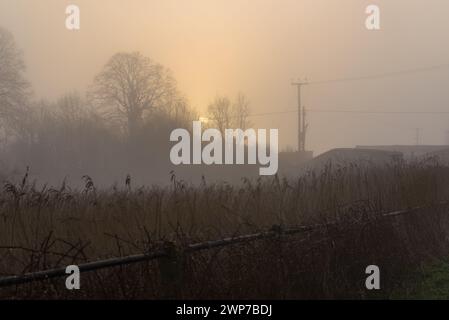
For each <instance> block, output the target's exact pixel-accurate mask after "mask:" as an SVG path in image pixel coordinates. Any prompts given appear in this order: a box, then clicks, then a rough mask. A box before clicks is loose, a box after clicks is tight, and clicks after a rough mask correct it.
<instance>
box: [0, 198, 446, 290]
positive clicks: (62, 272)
mask: <svg viewBox="0 0 449 320" xmlns="http://www.w3.org/2000/svg"><path fill="white" fill-rule="evenodd" d="M448 204H449V202H440V203H438V204H436V205H433V206H430V207H428V206H421V207H414V208H410V209H405V210H397V211H392V212H387V213H383V214H380V215H379V217H396V216H400V215H405V214H409V213H413V212H416V211H419V210H423V209H426V208H431V207H440V206H446V205H448ZM336 224H337V222H330V223H325V224H316V225H307V226H298V227H295V228H286V229H284V228H282V227H281V226H273V227H272V228H271V229H270V230H268V231H263V232H259V233H253V234H246V235H241V236H236V237H229V238H224V239H220V240H213V241H205V242H200V243H194V244H190V245H187V246H186V247H185V248H183V252H185V253H191V252H195V251H201V250H208V249H213V248H219V247H225V246H228V245H233V244H238V243H246V242H250V241H255V240H259V239H266V238H272V237H276V236H280V235H294V234H299V233H303V232H308V231H313V230H317V229H320V228H327V227H330V226H333V225H336ZM173 245H174V244H172V243H165V247H162V248H161V249H158V250H156V251H153V252H149V253H144V254H136V255H130V256H126V257H119V258H110V259H106V260H99V261H95V262H88V263H84V264H80V265H78V267H79V270H80V272H89V271H95V270H99V269H105V268H111V267H116V266H122V265H128V264H133V263H138V262H144V261H150V260H155V259H162V258H170V257H171V256H173V254H176V253H175V252H174V251H173V249H174V247H173ZM64 276H67V274H66V269H65V268H55V269H50V270H43V271H38V272H33V273H26V274H23V275H16V276H8V277H3V278H0V288H1V287H8V286H13V285H20V284H25V283H29V282H34V281H42V280H47V279H52V278H57V277H64Z"/></svg>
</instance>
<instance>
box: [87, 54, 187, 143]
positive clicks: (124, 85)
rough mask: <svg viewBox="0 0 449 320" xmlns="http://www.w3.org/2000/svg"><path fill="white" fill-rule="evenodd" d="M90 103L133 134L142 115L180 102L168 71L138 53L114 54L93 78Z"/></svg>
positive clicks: (141, 121) (141, 120) (140, 122)
mask: <svg viewBox="0 0 449 320" xmlns="http://www.w3.org/2000/svg"><path fill="white" fill-rule="evenodd" d="M90 95H91V98H92V101H93V102H94V103H95V104H97V105H99V106H101V107H103V108H105V109H104V110H105V111H106V114H107V115H108V116H109V117H111V118H115V119H118V120H125V121H124V124H125V127H126V129H127V131H128V134H129V135H130V136H134V135H135V134H137V132H138V131H139V129H140V128H141V126H142V123H143V120H144V118H145V116H146V115H147V114H149V113H151V112H161V111H164V110H165V111H166V110H167V108H170V107H171V106H173V105H174V104H175V103H179V101H180V99H179V97H178V93H177V90H176V83H175V80H174V78H173V77H172V75H171V73H170V71H169V70H168V69H166V68H164V67H163V66H162V65H160V64H156V63H154V62H153V61H152V60H151V59H149V58H147V57H145V56H143V55H142V54H140V53H138V52H134V53H117V54H115V55H114V56H112V58H111V59H110V60H109V62H108V63H107V64H106V65H105V67H104V68H103V70H102V71H101V72H100V74H98V75H97V76H96V77H95V80H94V83H93V86H92V89H91V93H90Z"/></svg>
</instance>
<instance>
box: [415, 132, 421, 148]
mask: <svg viewBox="0 0 449 320" xmlns="http://www.w3.org/2000/svg"><path fill="white" fill-rule="evenodd" d="M415 130H416V145H417V146H419V143H420V138H421V128H416V129H415Z"/></svg>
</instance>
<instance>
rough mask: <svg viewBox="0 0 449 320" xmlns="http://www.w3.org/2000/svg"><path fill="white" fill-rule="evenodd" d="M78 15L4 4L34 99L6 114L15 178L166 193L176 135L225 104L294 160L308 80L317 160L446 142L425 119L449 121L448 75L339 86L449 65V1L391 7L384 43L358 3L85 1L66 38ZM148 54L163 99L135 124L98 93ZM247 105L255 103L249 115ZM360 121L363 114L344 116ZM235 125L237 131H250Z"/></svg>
mask: <svg viewBox="0 0 449 320" xmlns="http://www.w3.org/2000/svg"><path fill="white" fill-rule="evenodd" d="M68 4H70V2H69V1H56V0H43V1H39V3H37V2H33V1H27V0H1V1H0V25H1V27H2V34H7V35H8V36H7V37H13V39H11V41H12V42H13V43H14V48H15V49H14V50H17V55H15V54H14V59H16V60H17V61H16V62H17V63H20V65H21V66H20V81H24V82H26V85H24V86H23V88H20V90H19V89H18V88H17V90H16V91H15V92H14V94H16V95H20V96H21V97H20V99H24V100H22V101H21V102H20V103H19V102H15V103H16V106H15V107H17V108H18V109H17V115H7V114H6V113H7V112H9V111H6V110H5V111H2V113H3V115H2V116H3V122H4V126H3V127H4V129H3V131H2V135H3V137H4V138H3V139H2V141H3V142H2V145H3V150H4V156H3V157H2V169H1V172H2V174H3V175H11V174H19V175H20V174H22V173H24V171H25V168H26V166H29V167H30V172H31V173H32V174H33V175H35V176H36V177H37V178H39V179H40V180H43V181H46V182H47V181H48V182H51V183H60V182H61V181H62V180H63V179H64V177H67V178H68V179H70V180H74V181H73V182H74V183H76V181H79V180H80V177H81V176H82V175H84V174H87V175H91V176H93V177H94V178H95V180H98V182H99V183H104V184H112V183H114V182H118V183H120V182H122V181H124V179H125V177H126V175H128V174H130V175H131V176H132V177H133V179H134V180H135V181H136V183H137V184H142V183H153V182H155V183H157V182H164V181H165V182H166V181H168V179H169V172H170V171H171V170H172V169H173V168H172V167H171V165H170V162H169V158H168V156H169V151H168V150H169V148H170V146H171V144H170V143H169V134H170V132H171V130H172V129H173V128H177V127H187V128H191V122H192V120H197V119H198V118H199V117H202V118H207V117H209V118H213V115H212V113H213V111H212V109H213V108H212V109H211V108H210V106H211V105H214V104H215V105H219V104H220V98H224V101H221V102H222V105H221V106H219V108H218V109H220V108H221V109H220V110H224V109H226V108H228V109H229V110H228V111H226V112H228V113H229V114H231V113H233V115H232V116H230V119H231V120H233V119H237V118H239V117H240V119H244V122H245V123H246V124H247V125H250V127H253V128H267V129H268V128H276V129H279V144H280V149H281V150H285V149H289V150H291V149H293V150H294V149H295V146H296V143H297V142H296V139H297V133H296V130H297V120H296V115H295V108H296V105H297V101H296V91H295V88H293V87H292V86H291V85H290V83H291V81H292V80H295V79H297V78H302V79H304V78H306V77H307V79H308V81H310V82H311V85H309V86H306V87H305V88H304V90H303V93H302V104H303V105H304V107H305V108H306V109H307V110H308V113H307V123H308V130H307V146H306V147H307V149H308V150H311V151H314V154H315V155H317V154H320V153H322V152H324V151H327V150H329V149H331V148H336V147H354V146H355V145H394V144H415V143H416V135H417V134H416V132H417V130H418V129H419V135H420V136H419V143H420V144H430V145H437V144H446V143H447V139H448V134H447V131H448V125H447V123H448V116H447V115H445V114H442V115H439V114H438V113H437V114H432V113H423V114H421V113H420V112H428V111H437V112H439V111H444V110H445V109H446V108H447V106H448V104H449V96H448V93H447V90H446V87H447V86H448V85H449V75H448V73H447V68H444V67H442V68H434V69H432V68H430V69H429V70H425V71H423V72H416V73H409V74H403V75H401V74H399V75H398V76H394V77H379V78H374V79H368V80H365V81H364V80H359V81H348V82H345V81H341V82H331V83H326V81H328V80H335V79H342V78H354V77H355V78H357V77H363V76H369V75H376V74H384V73H391V72H393V73H394V72H400V71H401V70H410V69H420V68H429V67H432V66H438V65H443V64H445V63H446V62H447V56H448V55H449V47H448V46H447V43H446V41H445V38H446V30H447V29H448V27H449V26H448V22H447V19H446V15H445V12H447V10H448V9H449V4H448V3H447V1H438V0H433V1H429V2H426V3H425V4H424V3H423V2H422V1H394V2H388V3H382V4H381V10H382V11H381V13H382V16H381V19H382V20H381V21H382V28H381V30H378V31H376V32H370V31H368V30H366V28H365V25H364V21H365V19H366V14H365V8H366V6H367V5H368V4H370V3H369V2H368V1H358V0H357V1H352V0H345V1H342V2H338V3H337V2H335V3H334V2H329V1H324V0H320V1H309V0H304V1H284V2H283V3H282V4H279V3H277V2H276V1H269V0H263V1H257V2H254V1H195V2H185V1H174V0H170V1H143V0H137V1H132V2H127V3H124V2H123V1H116V0H113V1H107V3H106V2H105V1H86V0H79V1H77V3H76V4H77V5H78V6H79V8H80V11H81V25H80V30H75V31H70V30H67V28H66V26H65V19H66V14H65V8H66V6H67V5H68ZM19 52H21V54H19ZM137 52H139V57H140V58H138V59H137V60H139V59H141V60H140V61H137V60H136V64H141V63H143V61H146V62H145V63H148V67H149V68H160V70H159V71H158V72H161V73H163V75H161V77H162V78H161V79H152V80H150V83H147V84H146V85H147V87H146V89H147V91H148V92H152V93H156V92H157V91H158V90H162V91H164V92H163V97H157V100H158V101H146V102H144V103H146V105H145V106H144V105H143V104H142V106H139V107H138V108H141V109H142V110H141V111H138V112H137V113H141V114H134V115H131V114H130V113H128V114H126V111H125V113H123V111H124V110H120V109H123V106H119V105H117V104H115V105H114V102H113V101H111V100H110V98H111V97H109V98H105V97H103V98H101V97H99V96H100V94H99V92H98V90H97V92H96V89H98V85H99V82H101V81H98V76H99V75H101V74H102V73H103V75H104V72H106V71H107V70H106V68H107V64H108V63H113V59H114V57H115V58H117V57H118V56H117V54H119V53H122V54H130V55H132V54H133V53H137ZM2 59H5V57H2ZM146 59H149V60H148V61H147V60H146ZM3 61H5V60H3ZM22 67H24V68H23V69H22ZM25 67H26V68H25ZM149 72H150V71H149ZM107 77H108V76H107V75H104V78H107ZM136 78H137V77H136ZM321 81H324V83H322V82H321ZM313 82H317V83H316V84H313ZM24 84H25V83H24ZM162 87H165V88H162ZM239 95H243V97H244V99H245V100H244V102H243V104H241V105H240V106H236V101H238V97H239ZM17 99H19V98H18V97H17ZM108 99H109V101H108ZM100 100H101V101H100ZM115 102H117V101H115ZM223 102H224V104H223ZM142 103H143V102H142ZM228 105H229V107H228ZM20 108H22V110H19V109H20ZM239 108H240V110H239V111H238V109H239ZM3 109H5V107H3ZM25 109H26V111H24V110H25ZM218 109H217V108H216V110H218ZM231 109H233V110H231ZM351 110H352V111H354V110H355V111H357V112H345V111H351ZM284 111H287V112H284ZM360 111H362V112H360ZM363 111H366V112H365V113H364V112H363ZM372 111H374V112H372ZM385 111H387V112H391V111H393V113H390V114H388V113H387V114H383V113H382V112H385ZM410 111H412V112H411V113H410ZM14 112H16V111H14ZM226 112H225V113H226ZM236 112H237V113H239V114H237V115H236ZM376 112H380V113H376ZM395 112H399V113H395ZM407 112H409V113H407ZM414 112H417V113H414ZM132 117H134V118H135V121H134V120H130V119H131V118H132ZM231 120H229V122H230V123H228V124H227V125H229V126H232V127H237V124H238V122H239V121H231ZM12 122H14V123H12ZM133 122H135V123H134V124H133ZM232 122H234V123H232ZM209 125H211V126H212V127H213V126H216V125H217V123H213V121H211V123H209ZM131 126H135V127H136V128H137V127H138V129H131ZM130 130H134V131H135V133H131V132H130ZM131 136H132V137H131ZM132 140H133V141H132ZM202 170H203V169H200V170H199V172H194V173H192V176H199V175H201V173H202ZM212 171H214V170H212ZM239 175H240V173H239V172H238V171H237V172H236V174H235V176H236V177H237V180H238V177H239ZM219 176H220V175H219Z"/></svg>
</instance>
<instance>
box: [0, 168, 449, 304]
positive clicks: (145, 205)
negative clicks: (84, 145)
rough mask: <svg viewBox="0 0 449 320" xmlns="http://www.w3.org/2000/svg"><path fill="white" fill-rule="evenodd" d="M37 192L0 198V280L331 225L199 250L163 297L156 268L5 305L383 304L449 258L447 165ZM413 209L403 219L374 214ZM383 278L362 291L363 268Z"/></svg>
mask: <svg viewBox="0 0 449 320" xmlns="http://www.w3.org/2000/svg"><path fill="white" fill-rule="evenodd" d="M83 178H84V181H85V188H84V189H83V190H71V189H70V188H69V187H68V186H66V185H65V184H63V185H62V186H61V187H58V188H49V187H44V188H42V189H41V190H37V188H36V187H35V186H33V184H32V183H29V182H28V181H27V179H28V177H27V176H25V177H24V179H23V180H22V181H21V182H19V183H16V184H13V183H5V185H4V190H3V192H1V193H0V257H1V260H0V274H1V275H11V274H21V273H24V272H30V271H36V270H42V269H46V268H51V267H55V266H65V265H68V264H73V263H82V262H86V261H93V260H97V259H101V258H106V257H115V256H124V255H128V254H132V253H141V252H145V251H147V250H151V248H154V247H155V246H157V245H158V244H159V243H160V241H162V240H170V241H174V242H176V243H177V244H179V246H180V248H182V245H183V244H186V243H192V242H198V241H203V240H210V239H220V238H222V237H225V236H232V235H236V234H245V233H250V232H256V231H260V230H264V229H267V228H271V227H272V226H273V225H276V226H279V225H281V226H292V225H298V224H315V223H323V222H327V221H337V222H338V224H336V225H335V226H333V227H329V228H326V229H322V230H317V231H313V232H309V233H305V234H301V235H297V236H289V237H281V238H276V239H268V240H260V241H256V242H253V243H249V244H239V245H235V246H230V247H227V248H224V249H223V248H222V249H214V250H209V251H207V252H201V253H195V254H192V255H188V256H185V257H184V259H182V262H180V263H182V265H180V266H179V267H180V269H182V270H183V271H184V272H183V275H182V277H181V278H179V279H177V280H176V286H175V288H171V289H170V290H168V289H167V284H166V283H165V282H164V277H162V278H161V276H160V274H159V271H158V270H159V268H158V263H157V262H156V261H153V262H148V263H139V264H136V265H132V266H126V267H121V268H120V267H119V268H113V269H109V270H102V271H98V272H93V273H87V274H85V275H83V277H82V290H80V291H77V292H69V291H67V290H65V289H64V281H63V279H56V280H51V281H46V282H41V283H33V284H27V285H22V286H17V287H13V288H7V289H0V297H2V298H127V299H133V298H154V299H157V298H164V297H178V298H242V299H244V298H273V299H283V298H372V297H378V296H382V297H388V295H389V293H390V292H392V290H394V289H395V288H396V287H397V286H398V285H400V282H401V277H402V276H403V275H405V274H406V273H407V272H409V271H410V270H411V269H413V268H417V267H419V266H420V264H421V263H422V262H424V261H429V260H431V259H433V258H437V257H442V256H445V255H446V254H447V240H446V238H447V232H446V231H447V230H446V229H447V228H446V225H447V218H446V215H447V210H446V209H447V208H445V207H433V205H435V204H436V203H438V202H439V201H442V200H447V199H449V197H448V195H449V194H448V193H449V188H448V186H449V168H446V167H441V166H438V165H435V164H425V163H415V164H402V163H396V164H392V165H390V166H384V167H374V166H373V167H359V166H357V165H353V166H350V167H345V168H333V167H332V166H330V165H329V166H327V167H326V169H325V170H324V171H323V172H322V173H320V174H313V173H310V174H307V175H305V176H303V177H301V178H299V179H297V180H287V179H279V178H277V177H275V178H272V179H260V180H258V181H249V180H243V181H242V184H241V185H240V186H231V185H227V184H206V183H203V184H201V185H200V186H192V185H189V184H187V183H184V182H183V181H178V180H177V179H176V177H175V176H174V175H172V177H171V182H172V183H171V185H170V186H169V187H157V186H153V187H142V188H135V187H132V181H130V180H129V179H127V181H128V182H127V183H126V184H125V185H124V186H122V187H117V186H115V187H113V188H111V189H109V190H97V189H96V188H95V184H94V181H92V180H91V179H90V178H89V177H88V176H85V177H83ZM415 206H427V208H426V209H423V210H420V211H417V212H415V213H413V214H410V215H407V216H404V217H399V218H381V217H380V213H382V212H387V211H391V210H396V209H404V208H410V207H415ZM369 264H377V265H379V266H380V267H381V270H383V273H382V284H383V290H381V292H380V293H379V292H378V293H369V292H367V291H366V290H365V289H364V279H365V273H364V271H365V267H366V266H367V265H369Z"/></svg>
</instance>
